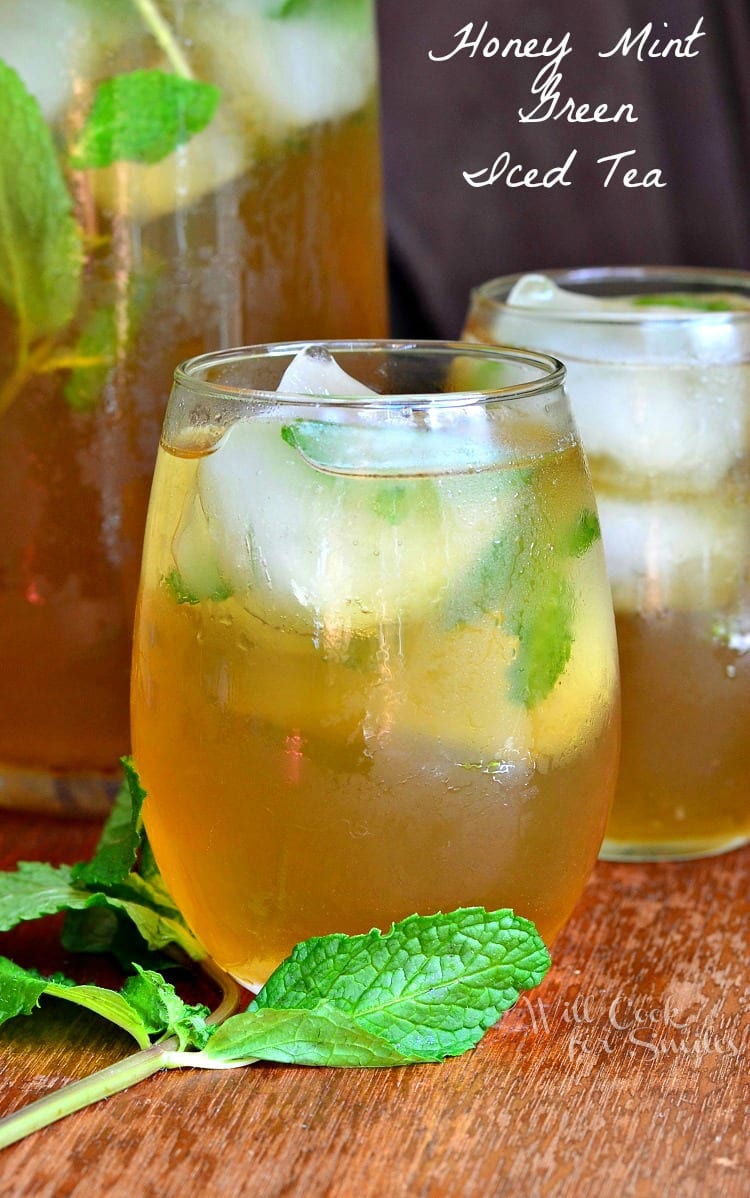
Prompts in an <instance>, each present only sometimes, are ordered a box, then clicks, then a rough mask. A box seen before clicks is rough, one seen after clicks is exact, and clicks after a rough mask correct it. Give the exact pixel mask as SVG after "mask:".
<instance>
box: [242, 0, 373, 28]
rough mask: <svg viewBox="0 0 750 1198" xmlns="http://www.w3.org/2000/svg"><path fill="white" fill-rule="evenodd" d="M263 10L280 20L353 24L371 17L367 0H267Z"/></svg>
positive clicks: (268, 15) (265, 13) (266, 14)
mask: <svg viewBox="0 0 750 1198" xmlns="http://www.w3.org/2000/svg"><path fill="white" fill-rule="evenodd" d="M263 11H264V15H265V16H267V17H272V18H274V19H275V20H278V21H292V20H302V19H305V18H320V19H324V20H329V21H332V22H334V21H335V22H336V24H341V23H342V22H347V23H350V24H351V23H359V22H361V21H365V20H367V19H368V17H369V5H368V4H367V2H366V0H267V3H266V5H265V8H264V10H263Z"/></svg>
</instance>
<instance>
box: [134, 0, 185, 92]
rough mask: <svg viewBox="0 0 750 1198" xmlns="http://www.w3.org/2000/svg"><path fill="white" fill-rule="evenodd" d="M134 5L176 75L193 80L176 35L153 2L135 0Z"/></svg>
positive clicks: (151, 0)
mask: <svg viewBox="0 0 750 1198" xmlns="http://www.w3.org/2000/svg"><path fill="white" fill-rule="evenodd" d="M133 4H134V6H135V7H136V8H137V9H138V12H139V13H140V15H141V17H142V18H143V23H144V25H146V26H147V28H148V29H149V30H150V31H151V33H152V34H153V35H154V38H155V39H156V41H157V42H158V43H159V45H160V46H161V48H162V50H163V51H164V54H165V56H166V58H167V59H168V60H169V62H170V63H171V64H172V66H173V67H174V69H175V72H176V74H178V75H182V77H183V79H192V78H193V72H192V71H191V70H190V67H189V65H188V61H187V59H186V58H185V55H184V54H183V53H182V50H181V49H180V47H179V45H178V44H177V41H176V39H175V36H174V33H173V32H172V30H171V29H170V27H169V25H168V24H167V22H166V21H165V20H164V17H163V16H162V15H161V13H160V12H159V9H158V8H157V7H156V5H155V4H154V2H153V0H133Z"/></svg>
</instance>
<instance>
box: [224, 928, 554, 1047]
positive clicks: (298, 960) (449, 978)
mask: <svg viewBox="0 0 750 1198" xmlns="http://www.w3.org/2000/svg"><path fill="white" fill-rule="evenodd" d="M549 963H550V960H549V953H548V952H547V949H546V947H545V945H544V942H543V941H542V939H541V937H540V936H539V934H538V933H537V931H536V929H535V928H534V925H533V924H531V923H529V922H528V920H525V919H522V918H520V917H519V916H516V915H514V914H513V912H512V911H493V912H487V911H485V910H484V909H483V908H481V907H468V908H462V909H459V910H458V911H454V912H452V913H450V914H446V915H443V914H438V915H431V916H420V915H411V916H409V918H408V919H404V920H401V922H400V923H396V924H394V925H393V926H392V928H391V930H390V931H389V932H387V933H386V934H385V935H384V934H382V933H381V932H380V931H378V930H377V929H373V931H371V932H368V933H367V934H366V935H362V936H345V935H343V934H338V935H332V936H319V937H314V938H313V939H311V940H306V941H304V942H303V943H302V944H298V945H297V946H296V948H295V949H294V950H293V952H292V954H291V956H290V957H288V958H287V960H286V961H284V962H283V964H282V965H280V966H279V968H278V969H277V970H276V971H275V973H274V974H272V976H271V977H270V978H269V979H268V981H267V982H266V984H265V986H264V987H263V989H262V990H261V991H260V993H259V994H258V997H257V999H256V1000H255V1002H254V1003H253V1004H252V1005H251V1007H250V1008H249V1009H248V1011H247V1012H246V1013H245V1014H244V1015H238V1016H233V1018H232V1019H230V1020H227V1022H226V1023H225V1024H223V1025H222V1028H221V1029H220V1031H219V1032H217V1034H216V1036H215V1037H214V1038H213V1039H212V1041H211V1043H210V1045H209V1047H208V1050H207V1051H208V1053H209V1054H210V1055H211V1056H212V1057H215V1058H220V1059H232V1058H239V1057H244V1056H251V1055H260V1053H259V1052H257V1051H256V1050H257V1049H258V1047H259V1043H258V1039H256V1038H255V1033H254V1032H252V1031H251V1032H250V1037H251V1038H252V1043H253V1045H254V1047H253V1049H252V1050H251V1049H250V1047H249V1045H250V1043H251V1039H250V1038H248V1040H247V1041H246V1040H244V1039H243V1036H242V1029H243V1028H244V1027H245V1026H246V1027H247V1028H248V1029H251V1028H252V1027H253V1020H254V1019H255V1016H256V1013H257V1012H262V1011H265V1010H269V1009H270V1010H274V1011H278V1010H291V1011H295V1012H300V1011H310V1012H315V1013H318V1014H320V1015H321V1016H324V1017H325V1020H327V1019H329V1017H330V1014H331V1012H332V1011H335V1012H338V1013H340V1014H342V1015H344V1016H346V1017H348V1018H349V1019H350V1020H352V1021H353V1022H354V1023H355V1024H356V1025H357V1026H358V1027H359V1028H361V1029H362V1030H363V1031H365V1032H367V1033H369V1034H370V1035H373V1036H376V1037H379V1038H381V1039H382V1040H385V1041H386V1042H387V1043H388V1044H389V1045H390V1046H391V1047H392V1048H393V1049H395V1050H396V1051H397V1052H398V1053H399V1054H403V1056H404V1057H408V1058H411V1059H412V1060H420V1061H438V1060H442V1059H443V1058H444V1057H447V1056H458V1055H459V1054H460V1053H462V1052H465V1051H466V1050H467V1049H469V1048H473V1047H474V1045H475V1044H477V1043H478V1041H479V1040H480V1039H481V1037H482V1036H483V1034H484V1032H485V1031H486V1030H487V1028H488V1027H490V1026H491V1025H492V1024H493V1023H496V1022H497V1020H498V1019H499V1018H500V1016H501V1014H502V1013H503V1012H504V1011H506V1010H507V1009H508V1008H509V1007H511V1006H512V1005H513V1003H515V1002H516V1000H517V999H518V997H519V995H520V993H521V992H522V991H523V990H527V989H530V988H531V987H532V986H536V985H538V984H539V982H540V981H541V980H542V978H543V977H544V975H545V973H546V972H547V969H548V968H549ZM325 1020H324V1022H323V1023H321V1025H320V1028H319V1033H320V1039H318V1040H317V1041H316V1051H315V1053H314V1054H313V1055H314V1058H315V1059H309V1060H308V1058H307V1057H306V1056H305V1049H304V1044H305V1040H304V1037H303V1038H302V1039H301V1040H300V1048H299V1052H298V1055H295V1057H294V1059H295V1061H296V1063H298V1064H317V1063H319V1057H320V1054H321V1051H323V1049H326V1047H327V1048H330V1049H331V1052H333V1047H334V1045H333V1043H332V1044H330V1045H328V1046H326V1044H325V1040H324V1036H325V1034H326V1033H325V1027H326V1022H325ZM331 1026H332V1025H331ZM279 1027H280V1034H281V1036H282V1037H283V1044H284V1045H285V1047H284V1050H283V1051H285V1052H288V1051H290V1049H289V1044H290V1036H289V1027H288V1026H285V1025H284V1024H281V1025H279ZM334 1030H335V1035H336V1036H338V1033H339V1031H340V1028H335V1029H334ZM334 1030H332V1031H331V1035H333V1034H334ZM341 1054H343V1056H341ZM336 1055H339V1056H341V1059H339V1060H337V1062H336V1063H338V1064H342V1065H347V1064H348V1065H358V1064H362V1063H363V1061H362V1059H361V1055H360V1046H357V1047H356V1049H355V1050H354V1052H353V1054H352V1058H351V1059H348V1058H347V1056H346V1052H345V1049H344V1047H343V1046H342V1045H338V1044H336ZM285 1059H289V1058H285ZM402 1063H403V1062H402Z"/></svg>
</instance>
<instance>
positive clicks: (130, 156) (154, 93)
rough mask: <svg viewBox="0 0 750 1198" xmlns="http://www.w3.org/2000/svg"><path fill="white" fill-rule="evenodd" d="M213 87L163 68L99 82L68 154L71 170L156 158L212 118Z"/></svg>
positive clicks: (149, 161)
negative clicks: (69, 154) (170, 72)
mask: <svg viewBox="0 0 750 1198" xmlns="http://www.w3.org/2000/svg"><path fill="white" fill-rule="evenodd" d="M220 98H221V93H220V91H219V89H218V87H216V86H214V84H212V83H202V82H201V81H200V80H197V79H185V78H183V77H182V76H181V75H173V74H167V73H166V72H165V71H159V70H150V71H145V70H141V71H131V72H130V73H129V74H126V75H116V76H114V77H113V78H112V79H105V80H104V82H103V83H100V84H99V87H98V88H97V91H96V95H95V97H94V102H93V104H92V106H91V111H90V112H89V115H88V117H87V119H86V123H85V125H84V127H83V130H82V132H81V136H80V138H79V140H78V143H77V145H76V147H75V149H74V151H73V154H72V156H71V162H72V165H73V166H74V167H76V168H77V169H79V170H81V169H86V168H89V167H106V166H112V164H113V163H115V162H141V163H146V164H152V163H155V162H160V161H161V160H162V159H163V158H167V157H168V156H169V155H170V154H172V153H173V152H174V151H175V150H176V149H177V148H178V146H181V145H184V144H185V143H186V142H188V141H189V140H190V138H191V137H193V136H194V135H195V134H196V133H200V131H201V130H202V129H205V128H206V126H207V125H208V124H209V122H210V121H211V120H212V119H213V117H214V114H215V113H216V109H217V107H218V104H219V100H220Z"/></svg>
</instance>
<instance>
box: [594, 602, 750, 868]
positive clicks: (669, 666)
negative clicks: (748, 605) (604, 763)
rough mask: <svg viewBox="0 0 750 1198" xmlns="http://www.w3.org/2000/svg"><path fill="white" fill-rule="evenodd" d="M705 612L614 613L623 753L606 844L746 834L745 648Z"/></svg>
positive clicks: (749, 683) (699, 850) (721, 843)
mask: <svg viewBox="0 0 750 1198" xmlns="http://www.w3.org/2000/svg"><path fill="white" fill-rule="evenodd" d="M715 625H716V619H715V617H714V616H712V615H711V614H710V613H705V612H699V613H684V612H671V613H670V612H665V613H663V614H651V615H636V614H632V613H622V614H620V615H618V617H617V639H618V643H619V649H620V668H621V671H622V720H623V723H622V736H623V744H622V756H621V760H620V776H619V780H618V789H617V796H616V799H615V804H614V806H613V809H612V816H611V819H610V822H609V826H608V828H607V851H608V852H609V853H612V854H619V852H621V851H622V849H621V846H625V848H626V851H627V846H635V847H633V848H631V850H630V852H631V853H632V854H633V855H637V856H641V855H646V854H648V852H649V849H651V848H653V849H655V850H656V852H657V853H664V854H665V855H666V854H668V855H669V856H685V857H690V856H693V855H701V856H704V855H706V854H710V853H712V852H723V851H725V850H726V849H728V848H732V847H733V846H735V845H740V844H744V843H745V841H746V840H748V838H750V750H749V748H748V712H749V711H750V652H748V649H747V648H744V651H742V652H741V651H739V650H738V649H733V648H731V647H730V646H729V645H727V644H725V643H722V640H720V639H718V638H717V636H716V632H715Z"/></svg>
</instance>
